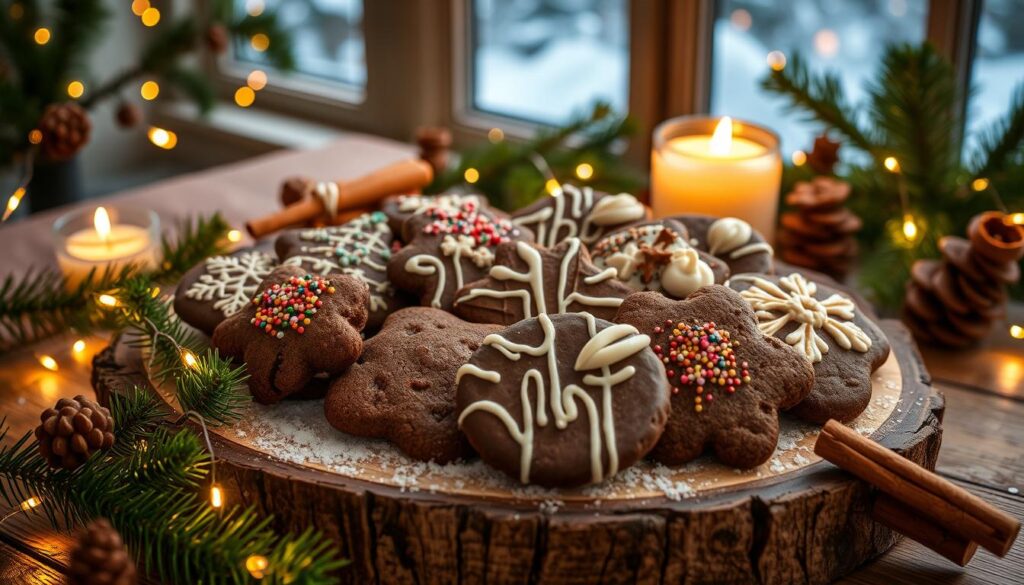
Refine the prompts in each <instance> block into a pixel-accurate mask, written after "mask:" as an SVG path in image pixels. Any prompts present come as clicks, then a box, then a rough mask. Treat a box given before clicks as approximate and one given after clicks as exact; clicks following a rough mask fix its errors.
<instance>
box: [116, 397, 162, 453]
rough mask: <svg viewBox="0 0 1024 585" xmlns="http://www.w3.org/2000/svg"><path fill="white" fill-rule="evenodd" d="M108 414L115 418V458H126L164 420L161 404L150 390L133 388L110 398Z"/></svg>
mask: <svg viewBox="0 0 1024 585" xmlns="http://www.w3.org/2000/svg"><path fill="white" fill-rule="evenodd" d="M110 414H111V416H112V417H113V418H114V437H115V439H116V440H115V441H114V447H113V449H112V452H113V453H115V454H117V455H128V454H130V453H131V452H132V451H134V450H135V449H138V448H139V445H138V444H139V441H143V440H145V437H147V436H148V435H149V434H150V433H152V432H153V430H154V429H156V427H157V425H158V424H159V423H160V422H161V421H162V420H163V419H164V417H165V409H164V407H163V405H162V404H161V403H160V402H159V401H157V399H156V398H155V397H154V396H153V394H152V393H150V392H149V391H147V390H145V389H143V388H139V387H138V386H133V387H132V388H130V389H127V390H125V391H124V392H123V393H114V394H112V395H111V396H110Z"/></svg>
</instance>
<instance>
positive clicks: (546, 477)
mask: <svg viewBox="0 0 1024 585" xmlns="http://www.w3.org/2000/svg"><path fill="white" fill-rule="evenodd" d="M649 342H650V339H649V338H648V337H647V336H646V335H643V334H641V333H638V332H637V330H636V329H635V328H634V327H632V326H630V325H613V324H612V323H609V322H608V321H604V320H602V319H597V318H595V317H594V316H593V315H590V314H588V313H567V314H563V315H550V316H549V315H547V314H541V315H540V316H539V317H535V318H533V319H527V320H524V321H520V322H519V323H516V324H515V325H513V326H511V327H509V328H507V329H504V330H502V331H500V332H498V333H492V334H490V335H488V336H487V337H485V338H484V340H483V344H482V345H481V346H480V348H479V349H477V350H476V351H475V352H473V357H472V358H471V359H470V360H469V363H467V364H466V365H464V366H462V367H461V368H460V369H459V371H458V375H457V377H456V380H457V384H458V390H457V391H456V397H455V399H456V410H457V412H458V413H459V426H460V427H461V428H462V431H463V432H464V433H465V434H466V436H467V437H468V438H469V442H470V443H471V444H472V445H473V448H474V449H476V451H477V452H478V453H479V454H480V457H481V458H482V459H483V460H484V461H486V462H487V463H488V464H490V465H491V466H493V467H496V468H498V469H500V470H502V471H504V472H505V473H507V474H509V475H510V476H512V477H513V478H515V479H516V480H518V481H520V482H522V483H524V484H539V485H543V486H551V487H573V486H580V485H584V484H588V483H599V482H601V481H603V480H605V479H607V478H609V477H611V476H613V475H615V474H616V473H617V472H618V471H620V470H622V469H626V468H627V467H629V466H630V465H632V464H633V463H634V462H636V461H638V460H639V459H641V458H642V457H643V456H644V455H645V454H647V452H648V451H649V450H650V449H651V448H652V447H653V446H654V445H655V443H657V441H658V438H659V437H660V436H661V433H662V430H663V428H664V425H665V421H666V419H667V418H668V412H669V396H668V390H667V385H666V382H665V372H664V369H663V368H662V367H661V364H660V363H659V361H658V359H657V357H656V356H655V355H654V353H653V352H652V351H651V349H650V347H649Z"/></svg>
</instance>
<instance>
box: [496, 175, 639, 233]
mask: <svg viewBox="0 0 1024 585" xmlns="http://www.w3.org/2000/svg"><path fill="white" fill-rule="evenodd" d="M646 217H647V207H646V206H645V205H644V204H643V203H640V202H639V201H637V199H636V197H633V196H632V195H630V194H628V193H620V194H618V195H610V194H608V193H602V192H599V191H594V190H593V189H592V188H590V187H583V188H582V189H581V188H579V187H577V186H575V185H570V184H568V183H566V184H563V185H561V186H559V188H558V189H556V190H555V192H554V193H552V195H551V197H541V198H540V199H538V200H537V201H536V202H535V203H533V204H532V205H529V206H527V207H524V208H523V209H520V210H519V211H516V212H515V213H514V214H512V222H513V223H515V224H516V225H518V226H523V227H527V228H529V229H530V230H531V231H532V232H533V233H534V234H535V236H536V238H537V243H539V244H541V245H542V246H546V247H548V248H553V247H555V246H556V245H557V244H559V243H560V242H563V241H565V240H566V239H567V238H579V239H581V240H583V243H584V244H588V245H589V244H592V243H593V242H595V241H597V239H598V238H600V237H601V236H603V235H604V234H606V233H608V232H609V231H611V230H614V229H617V228H619V227H622V226H624V225H627V224H631V223H633V222H636V221H640V220H642V219H644V218H646Z"/></svg>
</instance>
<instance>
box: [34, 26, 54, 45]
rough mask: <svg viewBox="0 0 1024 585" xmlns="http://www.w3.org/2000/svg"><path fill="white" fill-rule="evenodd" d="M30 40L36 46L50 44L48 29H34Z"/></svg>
mask: <svg viewBox="0 0 1024 585" xmlns="http://www.w3.org/2000/svg"><path fill="white" fill-rule="evenodd" d="M32 39H33V40H34V41H35V42H36V44H37V45H45V44H46V43H48V42H50V29H48V28H45V27H40V28H37V29H36V32H35V33H34V34H33V35H32Z"/></svg>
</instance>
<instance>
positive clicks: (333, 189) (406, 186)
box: [245, 160, 434, 238]
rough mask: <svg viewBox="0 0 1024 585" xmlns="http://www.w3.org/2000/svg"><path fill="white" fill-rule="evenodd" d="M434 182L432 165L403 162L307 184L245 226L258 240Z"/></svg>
mask: <svg viewBox="0 0 1024 585" xmlns="http://www.w3.org/2000/svg"><path fill="white" fill-rule="evenodd" d="M433 179H434V171H433V169H432V168H431V166H430V165H429V164H427V163H425V162H423V161H421V160H406V161H402V162H398V163H395V164H393V165H389V166H386V167H384V168H381V169H377V170H376V171H374V172H372V173H370V174H368V175H364V176H362V177H359V178H357V179H353V180H351V181H329V182H324V183H317V182H313V181H310V182H309V183H308V185H309V188H308V190H307V191H306V192H305V193H304V196H303V197H302V199H301V200H299V201H297V202H295V203H292V204H291V205H289V206H287V207H285V208H284V209H282V210H281V211H278V212H276V213H272V214H270V215H267V216H265V217H261V218H257V219H254V220H251V221H249V222H248V223H246V224H245V229H246V230H248V232H249V235H251V236H252V237H253V238H261V237H263V236H265V235H267V234H271V233H274V232H276V231H278V230H281V229H284V228H287V227H293V226H298V225H302V224H304V223H306V222H308V221H310V220H312V219H315V218H316V217H318V216H320V215H323V214H326V213H328V212H330V213H331V214H333V215H341V214H342V213H343V212H345V211H348V210H352V209H357V208H364V207H373V206H375V205H376V204H377V203H378V202H380V200H381V199H383V198H384V197H387V196H388V195H395V194H399V193H410V192H415V191H418V190H419V189H422V188H423V187H425V186H427V185H428V184H430V181H432V180H433ZM296 184H297V183H296V182H295V180H294V179H290V180H289V181H286V182H285V185H284V188H285V189H294V188H295V185H296Z"/></svg>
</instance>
